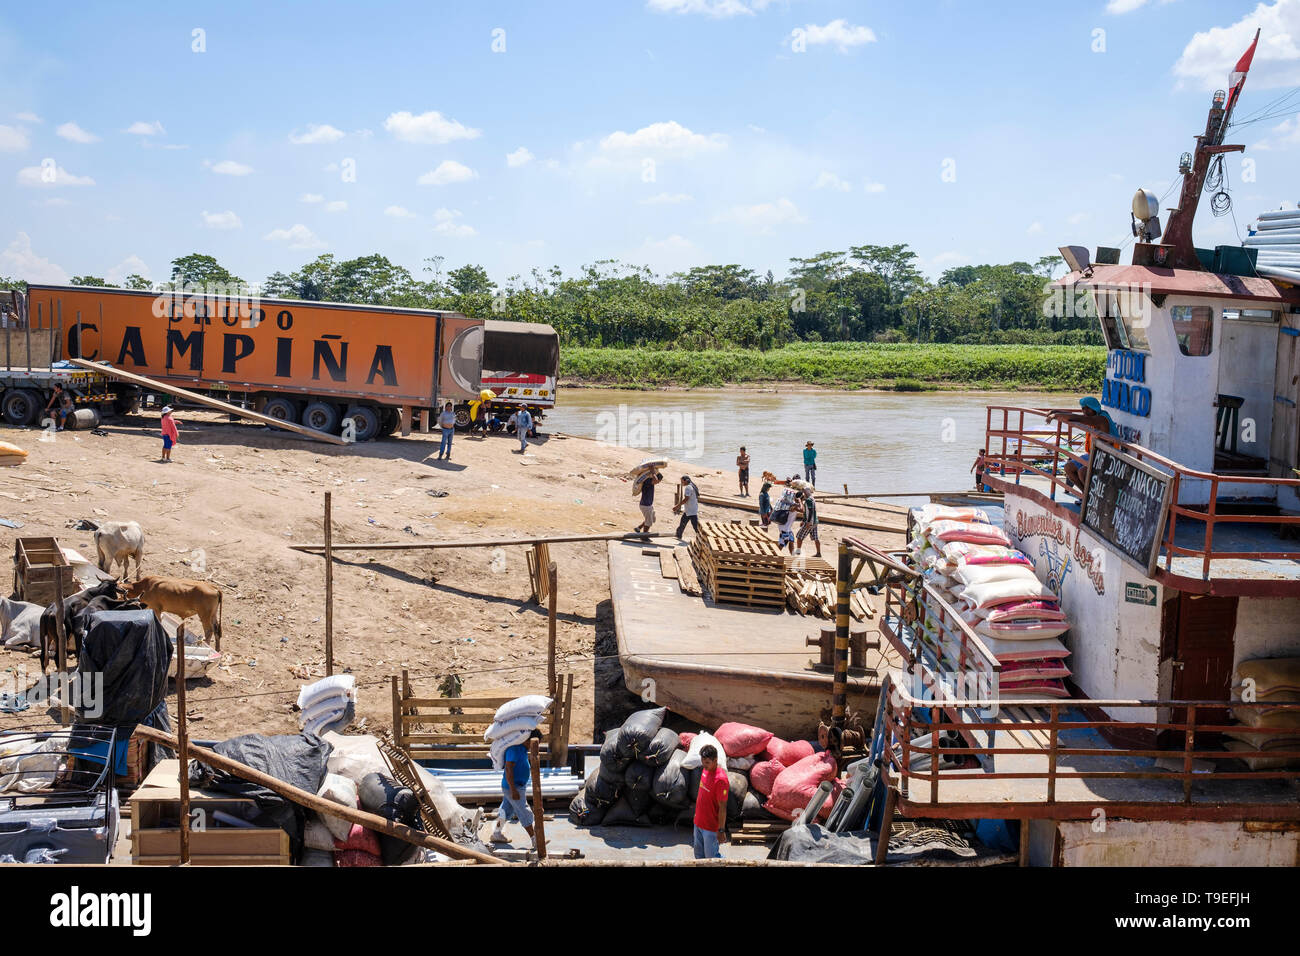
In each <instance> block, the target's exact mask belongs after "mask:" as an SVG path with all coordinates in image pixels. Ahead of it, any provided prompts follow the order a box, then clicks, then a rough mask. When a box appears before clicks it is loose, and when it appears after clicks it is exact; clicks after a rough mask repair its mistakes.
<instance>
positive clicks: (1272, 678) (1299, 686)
mask: <svg viewBox="0 0 1300 956" xmlns="http://www.w3.org/2000/svg"><path fill="white" fill-rule="evenodd" d="M1233 676H1234V678H1235V679H1234V681H1233V684H1234V685H1235V687H1234V693H1235V694H1236V695H1237V696H1236V697H1235V699H1236V700H1240V699H1241V697H1240V689H1241V687H1242V685H1243V683H1244V682H1246V681H1251V682H1252V683H1253V686H1254V694H1255V701H1256V702H1257V703H1261V704H1288V703H1297V702H1300V657H1264V658H1258V659H1256V660H1252V661H1242V662H1241V663H1240V664H1238V665H1237V670H1236V673H1235V674H1234V675H1233ZM1232 715H1233V716H1234V717H1235V718H1236V719H1237V721H1238V722H1239V723H1240V724H1241V725H1242V726H1243V727H1250V728H1254V727H1266V728H1276V730H1275V732H1272V733H1270V732H1267V731H1266V732H1264V733H1247V732H1244V731H1242V732H1234V731H1229V732H1227V733H1225V734H1224V736H1225V737H1229V738H1231V739H1229V740H1227V741H1225V742H1224V747H1226V748H1227V749H1228V750H1230V751H1232V752H1233V753H1235V754H1237V756H1239V757H1240V758H1241V759H1242V760H1243V761H1245V763H1246V766H1248V767H1250V769H1251V770H1284V769H1288V768H1290V767H1298V766H1300V757H1277V756H1273V755H1272V752H1276V751H1285V752H1293V753H1294V752H1300V707H1234V708H1232Z"/></svg>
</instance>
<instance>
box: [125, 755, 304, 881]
mask: <svg viewBox="0 0 1300 956" xmlns="http://www.w3.org/2000/svg"><path fill="white" fill-rule="evenodd" d="M179 769H180V762H179V761H177V760H164V761H162V762H161V763H159V764H158V766H156V767H154V769H153V770H152V771H151V772H150V773H149V776H148V777H146V778H145V780H144V783H142V784H141V785H140V787H139V788H138V789H137V790H136V791H135V793H133V794H132V795H131V797H130V799H129V801H128V804H129V806H130V809H131V862H132V863H135V864H137V865H142V866H174V865H175V864H177V863H179V862H180V852H181V836H180V834H181V831H180V819H181V815H180V814H181V802H180V787H179V785H178V783H177V780H176V775H177V773H178V771H179ZM253 806H255V803H254V801H252V800H250V799H247V798H240V797H234V796H230V795H229V794H223V793H219V792H217V791H212V790H200V789H197V788H191V789H190V813H191V820H192V821H193V818H194V811H195V810H202V811H203V814H202V821H203V822H202V823H201V824H198V823H195V822H192V823H191V826H190V863H191V864H193V865H195V866H288V865H289V834H288V833H286V832H285V831H284V830H281V829H280V828H279V827H252V828H245V827H232V826H222V825H221V824H219V823H216V821H215V819H214V817H213V816H212V814H213V813H214V812H216V811H217V810H222V811H225V812H226V813H230V814H232V815H234V816H242V815H243V812H246V811H247V809H248V808H250V807H253ZM241 811H242V812H241ZM200 827H201V828H200Z"/></svg>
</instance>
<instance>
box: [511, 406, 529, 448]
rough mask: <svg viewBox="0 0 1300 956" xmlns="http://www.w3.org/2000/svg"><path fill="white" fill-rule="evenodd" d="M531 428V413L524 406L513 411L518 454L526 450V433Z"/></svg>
mask: <svg viewBox="0 0 1300 956" xmlns="http://www.w3.org/2000/svg"><path fill="white" fill-rule="evenodd" d="M532 429H533V413H532V412H530V411H529V410H528V409H527V408H526V407H524V408H520V409H519V411H518V412H516V413H515V437H516V438H518V439H519V454H521V455H522V454H524V453H525V452H527V451H528V433H529V432H530V431H532Z"/></svg>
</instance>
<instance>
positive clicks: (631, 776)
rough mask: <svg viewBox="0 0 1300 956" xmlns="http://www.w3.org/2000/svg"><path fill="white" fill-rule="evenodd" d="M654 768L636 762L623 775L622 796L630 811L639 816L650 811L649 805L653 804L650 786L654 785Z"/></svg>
mask: <svg viewBox="0 0 1300 956" xmlns="http://www.w3.org/2000/svg"><path fill="white" fill-rule="evenodd" d="M654 775H655V771H654V768H653V767H651V766H650V765H649V764H644V763H641V762H639V761H638V762H637V763H634V764H631V765H629V766H628V768H627V772H626V773H625V774H623V783H624V784H625V786H624V787H623V796H624V797H625V798H626V799H627V802H628V805H629V806H631V808H632V811H633V812H634V813H635V814H636V815H637V816H641V815H642V814H644V813H645V812H646V811H648V810H649V809H650V804H652V803H653V802H654V793H653V791H652V789H651V788H652V786H653V784H654Z"/></svg>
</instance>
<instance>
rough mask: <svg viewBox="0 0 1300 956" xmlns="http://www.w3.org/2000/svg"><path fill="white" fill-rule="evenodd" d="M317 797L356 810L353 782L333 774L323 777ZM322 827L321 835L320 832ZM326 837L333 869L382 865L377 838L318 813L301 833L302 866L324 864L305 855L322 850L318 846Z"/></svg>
mask: <svg viewBox="0 0 1300 956" xmlns="http://www.w3.org/2000/svg"><path fill="white" fill-rule="evenodd" d="M317 796H320V797H324V798H325V799H326V800H329V801H330V802H332V803H338V804H341V805H342V806H345V807H350V808H352V809H353V810H355V809H357V807H358V806H360V802H361V801H360V798H359V796H358V794H357V785H356V783H354V782H353V781H351V780H349V779H348V778H347V777H341V776H339V775H338V774H336V773H326V774H325V782H324V783H323V784H321V788H320V791H319V792H318V793H317ZM322 828H323V829H324V831H325V833H322V832H321V830H322ZM326 834H328V837H329V847H328V849H329V850H331V851H332V852H333V854H334V865H335V866H383V865H384V861H383V860H382V859H381V858H380V850H379V838H378V837H377V836H376V835H375V834H374V833H373V832H371V831H370V830H367V829H366V828H365V827H362V826H360V825H358V824H355V823H349V822H348V821H347V820H344V819H342V818H340V817H334V816H330V815H328V814H320V815H319V816H318V818H317V819H316V820H313V821H311V822H309V823H308V824H307V827H306V829H305V830H304V831H303V843H304V845H305V846H306V847H307V851H305V852H304V860H303V862H304V863H305V864H306V865H308V866H323V865H325V864H324V863H323V862H321V861H320V859H319V858H318V857H317V858H309V857H308V852H310V851H312V850H316V851H320V850H323V849H326V848H325V847H323V846H322V844H323V843H324V842H325V838H326Z"/></svg>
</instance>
